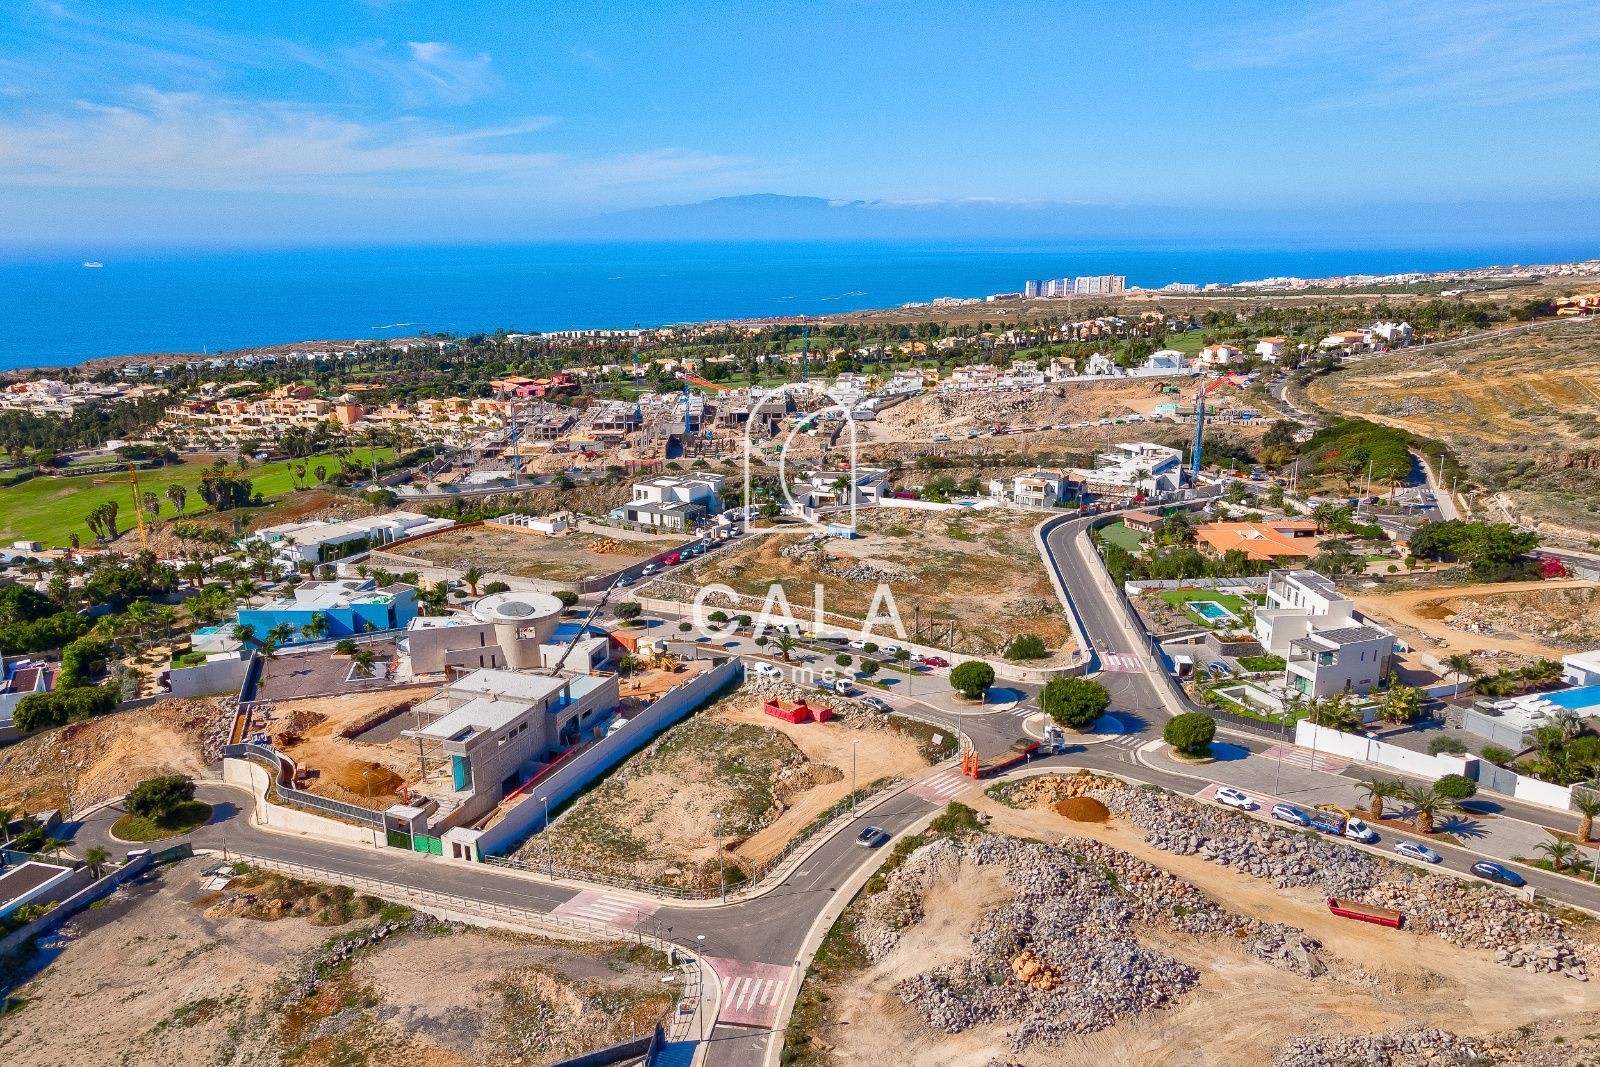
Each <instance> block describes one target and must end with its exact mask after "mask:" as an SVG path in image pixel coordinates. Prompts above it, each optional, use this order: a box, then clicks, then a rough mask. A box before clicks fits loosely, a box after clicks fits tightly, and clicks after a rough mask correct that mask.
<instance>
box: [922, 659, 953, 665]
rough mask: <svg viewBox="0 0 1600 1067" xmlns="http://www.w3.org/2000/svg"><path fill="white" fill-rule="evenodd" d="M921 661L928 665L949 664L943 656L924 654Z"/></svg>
mask: <svg viewBox="0 0 1600 1067" xmlns="http://www.w3.org/2000/svg"><path fill="white" fill-rule="evenodd" d="M922 662H923V663H925V664H927V665H928V666H929V667H948V666H950V661H949V660H947V659H945V658H944V657H943V656H924V657H922Z"/></svg>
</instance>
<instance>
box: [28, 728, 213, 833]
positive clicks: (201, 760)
mask: <svg viewBox="0 0 1600 1067" xmlns="http://www.w3.org/2000/svg"><path fill="white" fill-rule="evenodd" d="M232 723H233V718H232V716H231V715H230V714H229V713H228V711H227V710H226V709H225V708H223V707H222V705H220V704H219V703H217V702H215V701H210V700H164V701H161V702H160V703H158V704H152V705H150V706H149V707H144V708H138V709H136V710H134V711H124V712H118V713H117V714H115V715H107V716H105V717H103V718H99V719H89V720H87V721H85V722H78V723H72V724H71V725H68V726H63V727H60V728H58V729H54V730H46V731H44V732H43V733H39V734H35V735H34V736H32V737H29V738H27V739H26V740H23V741H20V742H18V743H17V744H15V745H9V746H7V747H5V748H0V804H5V805H14V806H21V807H25V808H27V809H28V810H29V811H44V810H46V809H49V808H55V807H59V806H61V804H62V803H63V802H64V801H65V799H66V794H67V791H68V789H69V787H70V789H71V792H72V800H73V804H74V806H75V807H76V809H77V810H78V811H82V810H83V809H84V808H86V807H88V806H90V805H91V804H97V803H99V802H100V801H102V800H109V799H111V798H112V797H119V796H121V795H122V794H124V793H126V792H127V791H128V790H129V789H131V788H133V787H134V786H135V785H136V784H138V783H139V781H140V780H142V779H145V778H149V777H152V776H154V775H158V774H188V775H192V776H202V775H204V774H205V773H206V768H207V767H208V766H209V765H210V764H211V763H213V762H214V761H216V760H218V759H220V758H221V757H222V746H223V745H224V744H226V743H227V741H228V730H229V728H230V727H231V726H232Z"/></svg>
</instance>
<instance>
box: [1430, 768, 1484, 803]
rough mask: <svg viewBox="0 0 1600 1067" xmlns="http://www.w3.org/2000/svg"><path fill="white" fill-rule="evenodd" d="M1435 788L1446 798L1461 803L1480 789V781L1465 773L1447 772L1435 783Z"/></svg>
mask: <svg viewBox="0 0 1600 1067" xmlns="http://www.w3.org/2000/svg"><path fill="white" fill-rule="evenodd" d="M1433 788H1434V791H1435V792H1437V793H1438V794H1439V795H1440V796H1442V797H1444V798H1445V799H1446V800H1452V801H1455V802H1456V803H1460V802H1461V801H1463V800H1466V799H1467V798H1468V797H1470V796H1472V795H1473V794H1474V793H1476V792H1477V791H1478V783H1477V782H1474V781H1473V780H1472V779H1471V778H1468V777H1467V776H1466V775H1464V774H1447V775H1445V776H1444V777H1443V778H1441V779H1439V780H1438V781H1437V782H1435V783H1433Z"/></svg>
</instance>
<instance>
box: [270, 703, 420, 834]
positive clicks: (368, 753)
mask: <svg viewBox="0 0 1600 1067" xmlns="http://www.w3.org/2000/svg"><path fill="white" fill-rule="evenodd" d="M434 691H435V687H434V686H408V687H405V688H400V689H385V690H382V691H381V692H376V693H352V694H349V695H346V696H337V697H317V698H314V699H310V700H284V701H279V702H277V703H276V704H274V705H273V708H272V716H273V717H272V721H271V722H270V723H268V724H267V725H266V727H265V732H266V733H267V734H268V736H269V737H271V738H272V742H273V745H274V747H276V748H277V749H278V751H280V752H282V753H284V754H285V755H287V756H289V757H290V758H291V759H293V760H294V761H295V762H296V763H297V764H298V765H299V766H300V768H301V769H302V770H306V771H309V772H310V774H309V776H308V777H307V778H306V779H305V781H304V782H303V783H302V784H303V785H304V786H305V788H306V789H308V790H310V791H311V792H313V793H317V794H319V795H321V796H325V797H330V798H332V799H334V800H341V801H343V802H345V803H346V804H359V805H362V806H365V807H372V808H376V809H379V810H382V809H383V808H386V807H388V806H389V805H390V804H393V803H396V802H397V801H398V800H399V796H398V794H397V793H396V790H397V789H398V788H399V787H400V786H402V785H404V784H405V783H406V782H408V781H411V780H413V779H415V778H416V777H417V776H418V774H419V772H420V767H419V765H418V762H417V747H416V745H415V743H413V742H409V741H406V740H404V739H403V738H400V737H398V736H393V737H391V738H390V739H389V740H387V741H385V742H383V743H372V742H371V741H368V740H358V739H357V738H360V737H362V736H363V735H364V734H365V733H366V731H367V730H368V729H369V728H370V727H371V726H373V725H374V724H375V723H378V722H380V721H390V722H392V717H391V716H390V714H389V713H391V712H400V713H401V714H404V712H405V710H406V709H409V708H410V707H412V706H413V705H414V704H416V703H417V702H418V701H420V700H424V699H426V698H427V697H429V696H432V695H433V693H434ZM411 724H412V723H411V721H410V717H408V718H407V722H406V725H408V726H409V725H411ZM383 733H385V734H397V733H398V731H397V730H391V731H383ZM368 736H371V735H368Z"/></svg>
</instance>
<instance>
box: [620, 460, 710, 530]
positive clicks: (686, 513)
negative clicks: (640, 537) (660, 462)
mask: <svg viewBox="0 0 1600 1067" xmlns="http://www.w3.org/2000/svg"><path fill="white" fill-rule="evenodd" d="M726 484H727V479H725V478H724V477H723V476H722V475H720V474H689V475H682V476H677V477H672V476H664V477H660V478H651V479H650V480H649V481H644V482H635V483H633V499H632V500H629V501H628V502H627V503H626V504H623V505H622V506H621V507H619V508H613V509H612V511H611V517H612V518H613V519H617V520H620V521H622V522H629V523H633V524H634V525H637V526H649V527H654V528H657V529H662V530H684V529H687V528H689V527H690V526H693V525H694V524H695V523H697V522H699V521H700V520H702V519H705V518H708V517H710V516H712V515H715V514H717V513H718V512H719V511H721V510H722V490H723V487H724V486H725V485H726Z"/></svg>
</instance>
